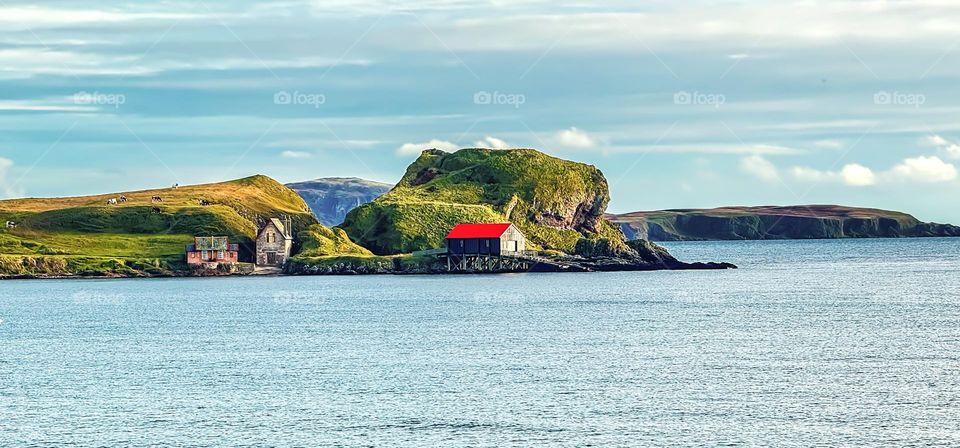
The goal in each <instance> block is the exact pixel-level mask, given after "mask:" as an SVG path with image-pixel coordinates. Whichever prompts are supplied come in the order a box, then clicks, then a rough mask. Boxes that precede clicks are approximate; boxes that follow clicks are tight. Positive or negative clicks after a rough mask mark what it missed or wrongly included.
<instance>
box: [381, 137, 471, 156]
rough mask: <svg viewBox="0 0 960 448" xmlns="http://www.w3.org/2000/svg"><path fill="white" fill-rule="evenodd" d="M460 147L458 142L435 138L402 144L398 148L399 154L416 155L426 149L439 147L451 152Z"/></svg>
mask: <svg viewBox="0 0 960 448" xmlns="http://www.w3.org/2000/svg"><path fill="white" fill-rule="evenodd" d="M459 148H460V147H459V146H458V145H457V144H456V143H453V142H448V141H445V140H437V139H433V140H430V141H429V142H425V143H404V144H403V145H402V146H400V147H399V148H397V155H401V156H416V155H420V153H421V152H423V150H425V149H439V150H441V151H446V152H451V151H456V150H457V149H459Z"/></svg>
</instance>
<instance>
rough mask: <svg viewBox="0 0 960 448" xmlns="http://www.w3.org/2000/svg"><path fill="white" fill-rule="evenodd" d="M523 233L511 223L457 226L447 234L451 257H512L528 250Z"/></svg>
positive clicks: (448, 251) (448, 250) (448, 249)
mask: <svg viewBox="0 0 960 448" xmlns="http://www.w3.org/2000/svg"><path fill="white" fill-rule="evenodd" d="M526 246H527V239H526V238H525V237H524V236H523V232H521V231H520V229H518V228H517V227H516V226H514V225H513V224H510V223H503V224H457V226H456V227H454V228H453V230H451V231H450V233H448V234H447V253H448V254H451V255H512V254H516V253H520V252H523V251H524V250H526V248H527V247H526Z"/></svg>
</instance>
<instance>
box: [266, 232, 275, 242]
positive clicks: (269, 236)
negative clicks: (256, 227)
mask: <svg viewBox="0 0 960 448" xmlns="http://www.w3.org/2000/svg"><path fill="white" fill-rule="evenodd" d="M267 242H268V243H276V242H277V234H276V233H273V232H267Z"/></svg>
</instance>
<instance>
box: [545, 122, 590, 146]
mask: <svg viewBox="0 0 960 448" xmlns="http://www.w3.org/2000/svg"><path fill="white" fill-rule="evenodd" d="M554 140H556V142H557V144H559V145H560V146H566V147H568V148H577V149H590V148H594V147H596V146H597V141H596V140H595V139H594V138H593V137H591V136H590V134H588V133H586V132H585V131H582V130H580V129H577V128H575V127H574V128H570V129H564V130H562V131H560V132H558V133H557V135H556V136H555V137H554Z"/></svg>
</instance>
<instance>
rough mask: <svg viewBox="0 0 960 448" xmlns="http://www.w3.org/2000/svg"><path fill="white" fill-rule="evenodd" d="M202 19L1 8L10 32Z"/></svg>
mask: <svg viewBox="0 0 960 448" xmlns="http://www.w3.org/2000/svg"><path fill="white" fill-rule="evenodd" d="M200 17H203V16H201V15H197V14H184V13H180V12H156V11H105V10H99V11H98V10H95V9H64V8H49V7H37V6H29V7H21V6H9V7H7V6H5V7H3V8H0V23H2V24H3V25H4V27H5V28H7V29H10V27H13V28H14V29H31V28H43V27H58V26H75V25H83V24H92V25H101V26H102V25H103V24H105V23H123V22H132V21H143V20H159V21H173V20H176V21H179V20H185V19H195V18H200Z"/></svg>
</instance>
